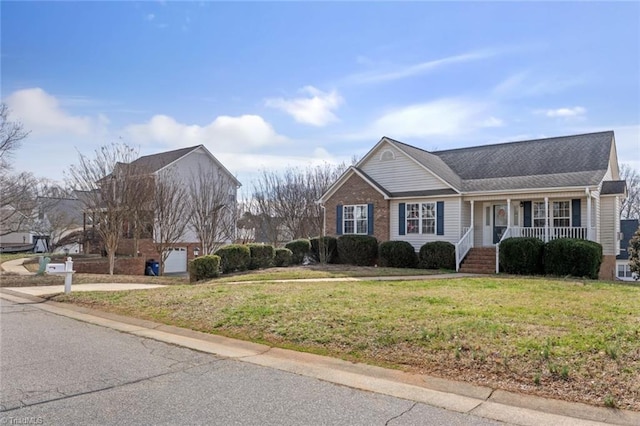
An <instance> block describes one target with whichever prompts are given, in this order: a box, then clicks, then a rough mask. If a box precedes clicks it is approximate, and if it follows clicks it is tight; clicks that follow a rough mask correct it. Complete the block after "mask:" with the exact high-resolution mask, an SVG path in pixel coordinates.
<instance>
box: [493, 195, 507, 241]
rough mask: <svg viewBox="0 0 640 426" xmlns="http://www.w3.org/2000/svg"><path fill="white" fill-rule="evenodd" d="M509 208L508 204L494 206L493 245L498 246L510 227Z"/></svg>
mask: <svg viewBox="0 0 640 426" xmlns="http://www.w3.org/2000/svg"><path fill="white" fill-rule="evenodd" d="M507 209H508V206H507V205H506V204H494V205H493V244H498V242H500V238H502V235H503V234H504V231H506V230H507V225H508V220H509V219H508V213H507Z"/></svg>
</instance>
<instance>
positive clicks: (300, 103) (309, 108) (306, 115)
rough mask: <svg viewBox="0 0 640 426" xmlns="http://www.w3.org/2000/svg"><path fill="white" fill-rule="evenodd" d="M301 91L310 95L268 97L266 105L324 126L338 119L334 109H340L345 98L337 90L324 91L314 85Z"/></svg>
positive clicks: (303, 120)
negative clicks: (291, 97)
mask: <svg viewBox="0 0 640 426" xmlns="http://www.w3.org/2000/svg"><path fill="white" fill-rule="evenodd" d="M299 92H300V93H302V94H305V95H308V97H301V98H294V99H283V98H272V99H267V100H266V101H265V105H266V106H268V107H272V108H277V109H280V110H282V111H284V112H286V113H287V114H289V115H291V116H292V117H293V118H294V119H295V120H296V121H297V122H298V123H304V124H310V125H312V126H318V127H322V126H326V125H327V124H329V123H331V122H334V121H338V117H336V116H335V114H334V113H333V111H334V110H336V109H338V107H339V106H340V105H341V104H342V103H343V102H344V100H343V99H342V97H341V96H340V94H339V93H338V92H337V91H336V90H332V91H331V92H323V91H321V90H318V89H316V88H315V87H313V86H305V87H303V88H302V89H300V91H299Z"/></svg>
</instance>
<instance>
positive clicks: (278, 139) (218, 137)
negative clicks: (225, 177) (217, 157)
mask: <svg viewBox="0 0 640 426" xmlns="http://www.w3.org/2000/svg"><path fill="white" fill-rule="evenodd" d="M124 131H125V133H126V134H127V135H128V136H129V137H130V138H131V139H132V140H133V141H135V142H137V143H142V144H147V143H154V142H155V143H161V144H163V145H166V146H174V147H175V146H190V145H200V144H203V145H206V146H207V147H208V148H210V149H211V150H212V152H220V151H224V152H244V151H249V150H251V149H255V148H259V147H266V146H274V145H281V144H283V143H286V142H287V141H288V139H287V138H286V137H285V136H282V135H279V134H278V133H276V131H275V130H274V129H273V127H272V126H271V124H269V123H267V122H266V121H265V120H264V119H263V118H262V117H260V116H258V115H242V116H239V117H230V116H226V115H223V116H219V117H217V118H216V119H215V120H213V121H212V122H211V123H209V124H207V125H205V126H199V125H197V124H191V125H188V124H183V123H179V122H177V121H176V120H175V119H174V118H173V117H169V116H166V115H155V116H154V117H152V118H151V120H149V121H148V122H147V123H144V124H133V125H130V126H127V127H126V128H125V130H124Z"/></svg>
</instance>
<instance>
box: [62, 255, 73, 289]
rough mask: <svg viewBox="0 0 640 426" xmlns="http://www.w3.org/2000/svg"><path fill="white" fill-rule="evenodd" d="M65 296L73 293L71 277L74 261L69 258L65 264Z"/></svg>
mask: <svg viewBox="0 0 640 426" xmlns="http://www.w3.org/2000/svg"><path fill="white" fill-rule="evenodd" d="M64 274H65V275H64V294H69V293H71V276H72V275H73V260H71V257H67V261H66V262H65V263H64Z"/></svg>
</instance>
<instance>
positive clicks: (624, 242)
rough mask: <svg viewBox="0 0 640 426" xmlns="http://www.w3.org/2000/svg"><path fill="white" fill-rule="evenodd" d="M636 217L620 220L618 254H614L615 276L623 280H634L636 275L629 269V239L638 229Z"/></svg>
mask: <svg viewBox="0 0 640 426" xmlns="http://www.w3.org/2000/svg"><path fill="white" fill-rule="evenodd" d="M639 227H640V224H639V222H638V219H624V220H621V221H620V233H621V236H620V254H619V255H617V256H616V278H618V279H619V280H623V281H635V280H636V279H637V278H638V275H637V274H636V273H635V272H633V273H632V272H631V270H630V269H629V241H631V238H633V236H634V235H635V233H636V232H637V231H638V228H639Z"/></svg>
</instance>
